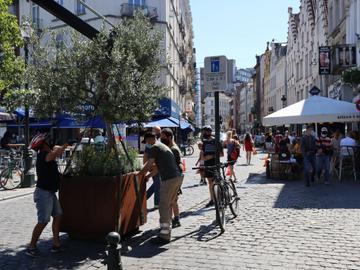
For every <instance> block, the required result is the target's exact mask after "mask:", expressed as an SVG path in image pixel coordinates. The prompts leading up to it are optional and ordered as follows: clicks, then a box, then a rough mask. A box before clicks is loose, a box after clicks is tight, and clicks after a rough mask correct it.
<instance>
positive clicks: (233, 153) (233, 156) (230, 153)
mask: <svg viewBox="0 0 360 270" xmlns="http://www.w3.org/2000/svg"><path fill="white" fill-rule="evenodd" d="M225 144H226V148H227V160H228V162H230V163H231V164H229V168H230V179H232V178H233V177H234V182H236V181H237V179H236V175H235V171H234V165H235V163H236V160H237V159H238V157H239V154H240V145H239V143H238V142H237V141H236V140H234V139H233V134H232V131H228V132H226V141H225Z"/></svg>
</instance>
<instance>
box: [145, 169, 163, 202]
mask: <svg viewBox="0 0 360 270" xmlns="http://www.w3.org/2000/svg"><path fill="white" fill-rule="evenodd" d="M152 179H153V183H152V185H151V186H150V187H149V188H148V190H147V191H146V198H147V199H149V198H150V197H151V196H152V195H153V194H154V205H159V202H160V180H161V179H160V174H157V175H154V176H153V178H152Z"/></svg>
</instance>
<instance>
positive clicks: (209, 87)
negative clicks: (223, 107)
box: [204, 55, 228, 164]
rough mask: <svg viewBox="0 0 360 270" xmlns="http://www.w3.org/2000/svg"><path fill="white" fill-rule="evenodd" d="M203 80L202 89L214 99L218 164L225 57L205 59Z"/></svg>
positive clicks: (225, 70) (225, 86)
mask: <svg viewBox="0 0 360 270" xmlns="http://www.w3.org/2000/svg"><path fill="white" fill-rule="evenodd" d="M204 62H205V75H204V76H205V80H204V87H205V89H206V91H207V92H211V93H213V95H214V99H215V143H216V146H215V147H216V152H215V153H216V154H215V162H216V164H220V150H221V149H219V148H218V145H219V143H220V121H221V119H220V104H219V96H220V92H222V91H225V90H226V89H227V63H228V60H227V58H226V56H224V55H220V56H209V57H205V59H204Z"/></svg>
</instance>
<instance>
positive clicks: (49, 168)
mask: <svg viewBox="0 0 360 270" xmlns="http://www.w3.org/2000/svg"><path fill="white" fill-rule="evenodd" d="M30 146H31V148H32V149H33V150H35V151H37V152H38V154H37V159H36V174H37V184H36V189H35V192H34V202H35V204H36V210H37V219H38V223H37V224H36V225H35V228H34V230H33V233H32V237H31V241H30V244H29V246H28V248H27V250H26V254H27V255H29V256H32V257H36V256H38V255H39V250H38V248H37V247H36V244H37V241H38V240H39V237H40V235H41V233H42V231H43V230H44V229H45V227H46V225H47V224H48V223H49V221H50V216H52V217H53V221H52V231H53V246H52V248H51V252H60V251H61V250H62V249H61V246H60V238H59V232H60V218H61V214H62V210H61V206H60V203H59V201H58V199H57V197H56V192H57V191H58V189H59V180H60V174H59V171H58V165H57V163H56V160H55V159H56V158H57V157H60V156H61V155H62V154H63V153H64V151H65V148H66V147H67V145H66V144H65V145H63V146H54V147H52V143H51V142H50V137H49V136H48V135H47V134H39V135H37V136H36V137H34V138H33V140H32V141H31V144H30Z"/></svg>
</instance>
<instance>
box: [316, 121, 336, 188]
mask: <svg viewBox="0 0 360 270" xmlns="http://www.w3.org/2000/svg"><path fill="white" fill-rule="evenodd" d="M316 147H317V153H316V169H317V177H318V181H319V180H320V176H321V173H322V171H323V170H324V183H325V184H330V157H331V155H332V148H331V139H330V137H329V136H328V129H327V128H326V127H322V128H321V134H320V137H319V138H317V139H316Z"/></svg>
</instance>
